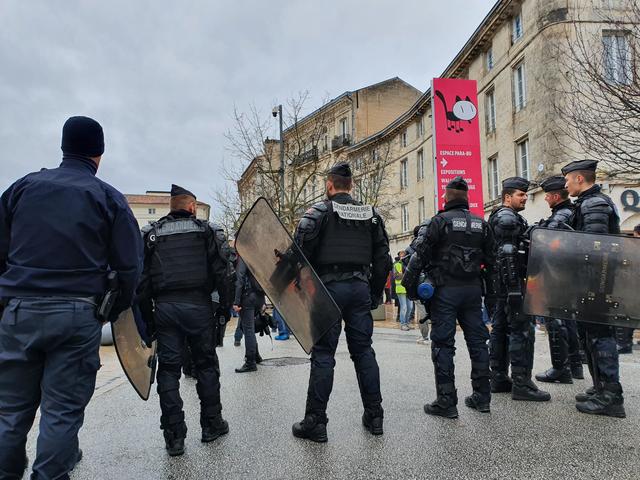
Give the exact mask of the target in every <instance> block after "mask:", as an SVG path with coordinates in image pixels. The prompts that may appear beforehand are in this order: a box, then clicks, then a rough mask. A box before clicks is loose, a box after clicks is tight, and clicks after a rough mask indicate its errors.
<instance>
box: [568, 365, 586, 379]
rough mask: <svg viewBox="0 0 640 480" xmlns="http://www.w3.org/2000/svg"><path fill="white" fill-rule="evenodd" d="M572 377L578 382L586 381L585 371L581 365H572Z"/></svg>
mask: <svg viewBox="0 0 640 480" xmlns="http://www.w3.org/2000/svg"><path fill="white" fill-rule="evenodd" d="M571 376H572V377H573V378H574V379H576V380H583V379H584V370H583V369H582V364H581V363H574V364H572V365H571Z"/></svg>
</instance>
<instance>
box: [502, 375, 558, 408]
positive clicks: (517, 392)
mask: <svg viewBox="0 0 640 480" xmlns="http://www.w3.org/2000/svg"><path fill="white" fill-rule="evenodd" d="M511 398H512V399H513V400H527V401H531V402H548V401H549V400H551V395H550V394H549V393H548V392H544V391H542V390H540V389H538V387H537V386H536V384H535V383H533V381H532V380H531V372H526V373H516V372H514V373H513V389H512V390H511Z"/></svg>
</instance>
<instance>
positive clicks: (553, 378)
mask: <svg viewBox="0 0 640 480" xmlns="http://www.w3.org/2000/svg"><path fill="white" fill-rule="evenodd" d="M580 368H581V369H582V367H580ZM536 380H538V381H539V382H547V383H573V379H572V378H571V370H569V368H564V369H562V370H557V369H555V368H553V367H552V368H550V369H549V370H547V371H546V372H543V373H537V374H536Z"/></svg>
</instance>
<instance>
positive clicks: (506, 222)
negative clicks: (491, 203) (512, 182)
mask: <svg viewBox="0 0 640 480" xmlns="http://www.w3.org/2000/svg"><path fill="white" fill-rule="evenodd" d="M495 222H496V223H497V224H498V226H499V227H500V228H503V229H505V230H512V229H515V228H516V227H517V226H518V217H517V216H516V212H514V211H513V210H511V209H510V208H502V209H500V210H498V211H497V212H496V216H495Z"/></svg>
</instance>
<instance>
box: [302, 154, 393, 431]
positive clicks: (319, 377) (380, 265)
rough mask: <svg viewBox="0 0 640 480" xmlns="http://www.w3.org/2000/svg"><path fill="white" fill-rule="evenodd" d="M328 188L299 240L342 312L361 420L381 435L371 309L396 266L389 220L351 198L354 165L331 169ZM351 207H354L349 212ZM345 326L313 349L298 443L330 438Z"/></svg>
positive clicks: (311, 211) (309, 213)
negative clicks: (340, 341) (386, 222)
mask: <svg viewBox="0 0 640 480" xmlns="http://www.w3.org/2000/svg"><path fill="white" fill-rule="evenodd" d="M326 187H327V197H328V199H327V200H325V201H323V202H319V203H316V204H315V205H313V206H312V207H311V208H310V209H309V210H307V212H306V213H305V214H304V216H303V217H302V219H301V220H300V223H299V224H298V227H297V229H296V232H295V240H296V243H297V244H298V245H299V246H300V248H301V249H302V251H303V252H304V254H305V256H306V257H307V258H308V259H309V262H310V263H311V265H312V266H313V268H314V269H315V271H316V272H317V273H318V275H319V276H320V279H321V280H322V282H323V283H324V284H325V286H326V287H327V290H328V291H329V293H330V294H331V296H332V297H333V299H334V300H335V302H336V304H337V305H338V307H339V308H340V310H341V311H342V315H343V318H344V321H345V333H346V336H347V345H348V347H349V353H350V354H351V360H353V363H354V366H355V369H356V375H357V378H358V386H359V387H360V395H361V397H362V403H363V405H364V414H363V416H362V423H363V424H364V426H365V427H366V428H367V429H368V430H369V431H370V432H371V433H372V434H374V435H381V434H382V433H383V429H382V424H383V409H382V395H381V393H380V372H379V369H378V363H377V362H376V357H375V353H374V351H373V348H372V347H371V343H372V341H371V336H372V334H373V318H372V317H371V312H370V310H371V309H373V308H375V307H376V305H377V303H378V301H379V300H380V298H381V297H382V290H383V289H384V284H385V280H386V278H387V274H388V273H389V270H390V269H391V257H390V256H389V240H388V238H387V233H386V231H385V228H384V223H383V222H382V218H381V217H380V216H379V215H378V214H377V213H376V212H375V210H374V209H373V208H372V207H370V206H367V205H361V204H360V203H358V202H356V201H355V200H354V199H353V198H352V197H351V195H350V194H349V192H350V191H351V187H352V178H351V168H350V167H349V164H348V163H345V162H340V163H338V164H336V165H335V166H333V167H332V168H331V169H330V170H329V172H328V177H327V182H326ZM347 205H349V206H350V207H349V208H345V206H347ZM354 212H355V214H354ZM341 328H342V325H341V323H340V322H338V323H336V324H335V325H334V326H333V327H332V328H331V329H330V330H329V331H328V332H327V333H326V334H325V335H324V336H323V337H322V338H321V339H320V340H319V341H318V342H317V343H316V344H315V345H314V346H313V349H312V351H311V375H310V377H309V390H308V392H307V405H306V411H305V417H304V420H302V422H299V423H296V424H294V425H293V435H294V436H296V437H298V438H306V439H310V440H313V441H314V442H326V441H327V427H326V424H327V421H328V420H327V402H328V401H329V395H330V394H331V389H332V388H333V370H334V367H335V363H336V362H335V359H334V356H335V353H336V348H337V346H338V339H339V337H340V330H341Z"/></svg>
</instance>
